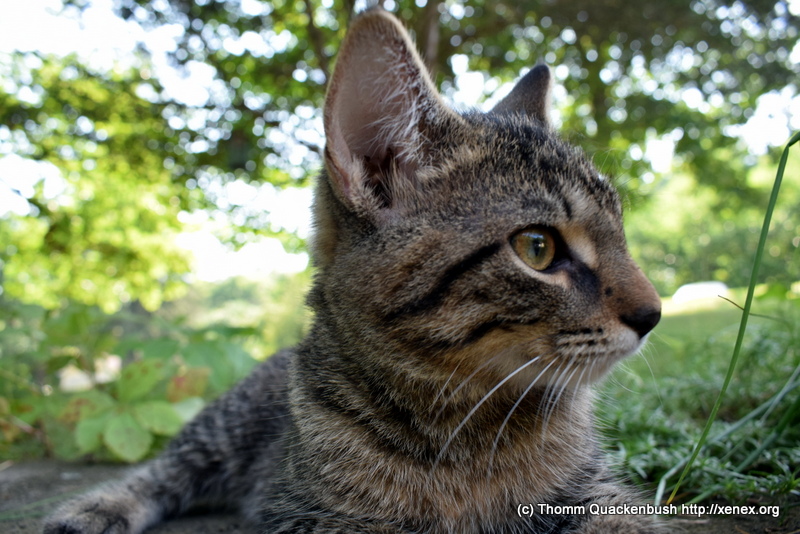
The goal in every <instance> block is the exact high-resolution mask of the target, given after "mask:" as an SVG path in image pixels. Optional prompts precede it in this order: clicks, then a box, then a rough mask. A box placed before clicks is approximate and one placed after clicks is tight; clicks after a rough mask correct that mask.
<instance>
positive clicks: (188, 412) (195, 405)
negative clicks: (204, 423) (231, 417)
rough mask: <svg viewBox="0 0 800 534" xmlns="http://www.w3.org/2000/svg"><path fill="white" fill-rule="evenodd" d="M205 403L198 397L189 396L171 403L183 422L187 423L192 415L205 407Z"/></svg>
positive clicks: (192, 417)
mask: <svg viewBox="0 0 800 534" xmlns="http://www.w3.org/2000/svg"><path fill="white" fill-rule="evenodd" d="M205 405H206V403H205V401H204V400H203V399H201V398H200V397H189V398H188V399H183V400H182V401H180V402H176V403H175V404H173V405H172V407H173V408H175V411H176V412H177V413H178V415H179V416H180V417H181V419H183V421H184V422H185V423H188V422H189V421H191V420H192V419H194V417H195V416H196V415H197V414H198V413H200V410H202V409H203V408H204V407H205Z"/></svg>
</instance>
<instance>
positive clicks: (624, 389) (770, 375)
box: [599, 292, 800, 502]
mask: <svg viewBox="0 0 800 534" xmlns="http://www.w3.org/2000/svg"><path fill="white" fill-rule="evenodd" d="M730 298H731V299H732V300H733V301H734V302H742V300H743V299H742V295H741V292H734V294H733V295H732V296H731V297H730ZM753 312H754V313H756V314H763V315H767V316H770V318H764V317H755V316H753V317H752V318H751V320H750V324H749V326H748V329H747V335H746V336H745V338H744V343H743V345H742V353H741V356H740V359H739V363H738V366H737V369H736V373H735V374H734V377H733V380H732V381H731V383H730V385H729V388H728V391H727V392H726V394H725V396H724V397H723V402H722V404H721V406H720V409H719V413H718V414H717V417H716V420H715V422H714V424H713V425H712V427H711V431H710V433H709V441H708V443H707V444H706V446H705V447H704V448H703V449H702V451H701V453H700V455H699V457H698V460H697V461H696V462H695V464H694V465H693V467H692V468H691V470H690V471H689V472H688V474H687V477H686V478H685V480H684V481H683V482H682V484H681V487H680V493H679V494H678V496H677V498H678V502H689V501H692V500H698V499H699V500H703V499H707V498H712V497H713V498H720V497H722V498H725V499H727V500H729V501H732V502H742V501H744V500H746V499H751V498H754V497H755V498H760V499H762V500H765V501H775V500H778V501H780V500H781V499H785V498H787V497H788V496H790V495H795V496H797V495H800V492H799V491H798V490H800V470H798V467H796V466H800V379H798V376H799V375H800V328H798V326H797V325H798V324H800V300H797V299H787V298H782V299H762V300H757V301H756V304H755V305H754V308H753ZM741 313H742V312H741V310H739V309H738V308H736V307H735V306H734V305H733V304H731V303H729V302H727V301H724V300H722V299H715V300H710V301H708V300H707V301H702V302H695V303H691V304H686V305H675V304H673V303H670V302H666V303H665V316H664V318H663V319H662V322H661V324H660V325H659V326H658V327H657V328H656V330H655V331H654V332H653V334H652V335H651V338H650V339H651V341H650V343H649V346H648V347H646V348H645V350H644V351H643V354H642V355H640V356H637V357H635V358H633V359H632V360H631V361H629V362H628V363H626V364H624V365H623V366H622V368H621V369H619V370H618V371H616V372H615V373H614V374H613V375H612V376H611V378H610V380H609V381H608V382H607V383H606V385H605V386H604V387H603V388H602V389H601V392H600V394H601V397H602V398H604V399H605V402H602V403H601V408H600V411H599V419H600V421H601V424H604V425H605V427H606V434H607V436H608V437H609V451H610V453H611V455H612V456H613V457H614V458H615V459H616V460H617V462H618V463H619V464H620V467H621V468H622V470H624V471H627V472H628V473H629V474H630V476H631V478H633V479H634V481H636V482H638V483H640V484H643V485H645V486H649V487H650V488H651V489H653V490H655V488H656V486H657V485H658V483H659V481H661V479H662V477H664V475H665V474H669V475H670V476H669V477H668V478H667V479H666V480H664V483H663V486H664V488H662V497H663V498H665V497H666V496H668V493H667V494H666V495H663V491H664V490H666V491H669V490H670V489H671V488H672V487H673V486H674V484H675V483H676V482H677V479H678V474H680V470H681V469H682V468H683V466H684V465H685V464H686V461H687V460H688V458H689V456H690V455H691V453H692V451H693V449H694V447H695V445H696V443H697V441H698V439H699V436H700V435H701V433H702V431H703V428H704V426H705V424H706V421H707V419H708V417H709V415H710V414H711V413H712V411H713V406H714V403H715V401H716V400H717V396H718V394H719V391H720V390H721V388H722V385H723V382H724V379H725V374H726V372H727V368H728V365H729V363H730V353H731V350H732V347H733V346H734V344H735V341H736V337H737V331H738V325H739V320H740V318H741Z"/></svg>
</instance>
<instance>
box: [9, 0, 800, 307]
mask: <svg viewBox="0 0 800 534" xmlns="http://www.w3.org/2000/svg"><path fill="white" fill-rule="evenodd" d="M355 4H356V2H353V0H324V1H322V0H303V1H300V0H297V1H279V2H271V3H266V2H248V3H241V2H238V1H227V0H220V1H218V0H213V1H202V2H193V1H186V0H172V1H170V2H165V1H162V0H118V1H117V2H116V3H115V4H114V5H115V9H116V12H117V14H118V16H119V17H120V18H122V19H124V20H125V21H127V22H128V23H130V24H132V25H136V26H138V27H139V28H141V31H142V33H141V34H140V35H146V34H147V32H156V31H162V32H164V34H165V35H166V34H169V35H172V36H173V38H172V39H171V40H172V41H173V42H172V43H171V44H170V45H169V46H167V47H166V49H165V50H157V49H153V47H154V46H155V45H152V41H148V40H147V39H144V38H142V41H141V42H140V44H139V45H138V47H137V49H136V50H132V51H131V53H130V55H128V56H126V57H124V58H121V59H124V61H120V62H119V63H118V64H117V65H114V66H113V67H107V66H106V67H102V68H101V67H98V66H96V65H94V64H93V63H92V62H91V61H87V60H86V59H85V58H79V57H74V56H67V57H51V56H44V55H42V54H41V53H40V52H38V51H36V50H26V51H19V52H15V53H12V54H10V55H7V56H1V57H0V73H2V75H3V79H4V80H5V81H4V83H3V84H1V85H0V158H3V157H10V156H9V155H10V154H14V155H16V156H20V157H22V158H25V159H26V160H28V161H33V162H38V163H40V164H42V165H39V166H36V167H35V168H36V171H35V172H38V173H39V174H40V179H39V181H37V182H36V183H35V187H33V188H31V189H30V190H28V189H27V188H23V190H17V191H16V192H15V193H12V194H15V195H16V196H17V197H18V198H17V200H18V201H19V202H22V204H23V205H24V206H26V208H25V209H24V210H22V211H21V212H17V213H16V214H11V213H9V214H6V215H5V216H3V217H1V218H0V273H2V274H1V275H0V276H3V278H2V287H3V290H4V291H5V292H6V293H7V294H8V295H10V296H12V297H14V298H20V299H22V300H24V301H25V302H35V303H39V304H41V305H43V306H45V307H47V308H48V309H54V308H57V307H58V306H60V305H62V303H63V302H64V300H63V299H72V300H75V301H78V302H84V303H87V304H95V305H99V306H100V307H102V308H103V309H104V310H106V311H113V310H114V309H118V308H119V307H120V306H121V305H123V304H125V303H128V302H132V301H139V302H141V304H142V305H144V306H145V307H147V308H148V309H151V310H154V309H157V308H158V306H159V305H160V303H161V302H162V301H164V300H170V299H173V298H175V297H176V296H177V295H178V294H179V293H180V292H181V291H182V290H183V289H184V286H183V284H182V283H181V282H182V276H183V275H185V274H186V272H187V271H188V268H189V267H188V263H187V260H186V258H185V254H183V253H182V252H181V251H180V250H179V249H178V248H177V247H174V246H172V245H171V243H172V240H173V237H174V236H175V235H176V234H177V233H178V232H180V231H181V230H182V229H183V228H184V225H183V224H182V223H181V222H180V220H182V219H180V217H179V215H180V214H181V213H184V212H185V213H195V212H198V211H206V212H207V213H208V214H209V215H210V216H211V217H213V218H215V219H219V220H224V221H226V223H227V224H222V225H219V228H220V229H219V234H220V237H222V238H224V239H225V240H226V241H228V242H230V243H232V244H234V245H241V244H243V243H245V242H247V241H248V240H250V239H251V238H252V236H253V235H254V234H262V235H277V236H280V237H281V238H282V239H283V241H284V244H285V245H286V246H287V247H288V248H290V249H294V250H296V249H298V248H299V247H302V246H303V244H302V241H301V240H300V239H298V238H297V236H293V235H291V234H289V233H287V232H285V231H283V229H282V228H281V227H280V226H279V225H276V223H275V222H274V221H273V220H271V219H270V217H269V213H265V212H264V210H263V209H259V208H254V207H252V206H248V205H246V204H242V203H241V202H239V201H238V200H237V199H236V198H232V197H231V196H230V195H229V192H230V188H229V186H231V185H234V184H237V183H240V184H255V185H258V186H259V187H267V188H273V187H274V188H282V187H286V186H289V185H292V186H303V185H306V184H307V183H308V181H309V177H310V176H312V175H313V174H314V172H315V171H316V170H317V169H318V168H319V165H320V161H321V158H320V154H321V150H322V145H323V138H322V135H321V126H320V125H321V112H320V106H321V103H322V99H323V95H324V90H325V82H326V80H327V79H328V76H329V74H330V70H331V67H332V63H333V61H334V57H335V53H336V50H337V46H338V43H339V42H340V40H341V38H342V36H343V35H344V32H345V29H346V27H347V23H348V21H349V20H350V18H351V17H352V13H353V8H354V5H355ZM384 4H385V7H386V8H387V9H390V10H393V11H395V12H396V13H397V15H398V16H399V17H400V18H401V19H402V20H403V21H404V23H405V24H407V25H408V27H409V28H410V29H411V30H412V32H413V33H414V35H415V37H416V40H417V42H418V45H419V48H420V49H421V50H422V52H423V56H424V58H425V61H426V63H427V64H428V66H429V68H430V70H431V72H432V73H433V74H434V78H435V80H436V83H437V84H438V85H439V87H440V88H441V89H442V91H443V92H444V93H445V95H448V96H451V97H452V96H455V95H456V89H457V88H459V86H460V85H463V84H465V83H468V82H467V81H466V78H464V79H460V78H459V77H458V76H457V75H458V73H459V72H460V70H459V69H460V68H456V66H457V65H462V66H464V65H466V66H467V67H468V68H469V69H471V70H472V71H475V72H479V73H482V74H479V76H481V77H482V78H483V81H484V88H483V91H484V93H485V94H484V98H488V97H489V96H490V95H491V94H492V93H493V92H494V91H495V89H497V88H498V87H499V86H500V85H501V84H503V83H504V82H508V81H511V80H513V79H514V78H515V77H517V76H518V75H519V74H520V72H521V70H522V69H525V68H529V67H530V66H531V65H533V64H535V63H537V62H540V61H544V62H546V63H548V64H549V65H551V66H552V67H554V72H555V75H556V78H557V85H558V86H559V87H563V88H564V91H563V93H558V94H557V99H556V104H557V107H558V109H559V117H560V119H559V120H560V122H561V129H562V131H563V132H565V135H567V136H569V137H570V138H571V140H572V141H573V142H575V143H577V144H579V145H582V146H583V147H584V148H585V149H586V150H587V152H588V153H589V154H591V155H592V156H593V158H594V160H595V162H596V163H597V165H598V166H599V167H600V170H601V171H602V172H604V173H605V174H608V175H610V176H612V177H614V178H615V181H616V182H617V183H618V185H619V186H620V188H621V189H622V190H623V192H624V193H625V194H626V195H627V198H628V201H629V205H630V206H631V208H633V210H634V211H636V210H638V209H639V207H640V206H642V205H646V204H647V202H646V201H644V200H643V198H644V197H648V198H650V197H653V196H654V195H655V193H657V192H658V191H659V190H660V189H662V188H667V189H674V187H675V186H673V185H671V184H670V182H671V181H673V177H672V176H671V174H672V173H668V174H667V173H663V172H662V173H658V172H655V171H654V170H653V168H652V165H651V162H650V161H649V160H648V157H646V153H645V152H646V151H645V148H646V143H647V142H648V141H652V140H665V139H668V140H670V142H672V143H674V144H675V158H674V161H673V169H674V174H676V175H680V176H681V177H682V180H683V179H686V180H688V182H687V183H685V184H684V185H685V187H686V190H687V191H691V192H692V195H694V193H695V191H698V190H699V191H701V196H702V197H703V198H706V197H714V198H711V199H710V200H709V201H708V202H706V203H705V204H704V205H703V207H702V209H703V210H708V212H709V213H712V214H714V215H715V216H716V217H715V218H716V219H717V220H718V221H720V222H719V223H718V224H720V225H728V223H730V222H732V223H733V224H734V226H735V228H734V229H733V230H731V229H729V228H728V227H727V226H725V227H723V228H721V229H720V228H715V227H713V226H711V225H710V226H709V227H708V228H704V229H702V232H697V233H696V235H698V236H702V235H708V236H712V239H713V238H714V237H713V236H716V235H719V236H721V237H720V240H719V246H716V243H715V246H714V247H712V249H707V246H708V245H709V244H710V243H708V244H706V243H704V242H701V243H700V245H701V246H696V247H695V246H683V245H687V243H686V242H676V241H674V240H669V239H668V240H667V242H668V243H669V245H670V247H672V246H673V245H678V246H677V247H676V248H670V249H667V250H664V249H665V247H662V248H661V250H658V251H655V250H653V251H649V252H647V253H643V254H642V256H643V258H645V259H646V263H647V266H648V267H652V268H653V269H655V274H656V278H657V279H661V280H663V284H661V286H660V287H661V288H662V290H664V291H669V290H670V289H672V288H673V286H674V285H675V284H679V283H681V282H683V281H691V280H696V279H702V278H706V277H709V276H712V275H717V274H719V273H725V272H733V273H736V272H738V270H739V269H738V266H737V265H733V264H731V262H730V261H720V262H719V264H718V265H706V264H705V263H704V258H707V257H708V256H710V254H711V253H715V252H718V250H719V249H721V248H723V243H724V242H726V241H728V240H730V239H735V240H737V241H738V242H739V243H741V247H742V248H747V245H746V244H745V242H744V241H743V240H742V239H741V238H743V237H745V236H746V235H747V232H749V228H750V226H749V225H750V222H751V217H750V216H749V215H747V214H746V212H748V213H749V212H750V211H752V209H753V206H759V205H761V204H760V201H761V200H762V199H763V195H762V194H761V192H760V189H759V188H758V187H755V186H754V185H753V184H752V183H751V181H750V180H749V179H748V175H749V173H750V171H751V169H752V168H753V166H754V165H755V164H756V163H757V159H756V158H754V157H753V156H751V155H748V154H747V147H746V146H744V144H743V143H742V142H741V141H740V140H738V139H737V138H736V137H735V135H733V134H734V133H735V127H736V126H738V125H741V124H743V123H744V122H746V121H747V119H748V118H750V117H751V116H752V115H753V113H754V109H755V105H756V103H757V100H758V98H759V96H761V95H763V94H765V93H767V92H770V91H783V92H784V93H785V94H796V92H797V80H798V73H799V72H800V67H798V64H797V63H796V62H793V61H792V60H791V57H792V56H791V54H792V51H793V49H794V47H795V46H796V43H797V38H798V28H800V24H798V17H797V16H796V15H794V14H792V11H791V10H790V8H789V6H787V4H786V3H785V2H783V1H782V0H779V1H775V2H773V1H768V2H755V1H747V0H736V1H735V2H732V3H726V2H723V1H721V0H694V1H691V2H688V3H687V2H685V1H683V0H668V1H667V2H666V3H665V2H664V1H663V0H661V1H656V0H643V1H642V2H639V3H637V5H636V8H635V9H633V8H630V7H627V6H623V5H620V4H619V3H618V2H616V1H614V0H603V1H596V0H593V1H591V2H590V1H587V0H579V1H576V2H569V3H567V2H546V3H541V2H532V1H523V2H505V1H501V2H495V1H492V2H487V1H485V0H479V1H474V2H468V3H467V2H463V1H460V0H449V1H447V2H436V1H426V0H422V1H420V0H415V1H411V0H402V1H397V2H395V1H392V0H387V2H384ZM90 5H91V4H90V2H87V1H86V0H64V12H63V14H64V16H73V17H80V14H81V13H82V12H83V11H84V10H85V9H87V8H88V7H90ZM364 5H365V4H364ZM364 5H362V4H358V7H359V9H363V7H364ZM163 54H166V55H167V57H168V60H169V62H168V65H170V66H169V67H168V66H165V64H164V62H163V61H160V60H158V58H159V57H161V55H163ZM465 62H466V63H465ZM165 69H166V70H165ZM167 70H168V71H169V73H171V74H172V75H174V74H176V73H177V74H178V75H181V76H189V75H190V74H192V73H195V74H196V73H197V72H200V71H202V72H206V73H210V79H211V81H210V83H209V85H208V86H207V87H205V86H203V87H201V86H199V85H198V86H197V87H194V89H197V91H196V92H195V93H194V94H193V96H190V95H188V94H186V90H185V89H184V94H180V92H176V90H175V89H174V88H172V89H170V88H169V87H167V86H166V85H167V84H166V82H165V79H166V78H168V76H167V72H166V71H167ZM190 79H194V78H190ZM197 94H199V95H200V97H198V96H197ZM52 174H56V175H57V176H59V177H60V179H55V178H53V177H52V176H51V175H52ZM2 179H3V177H2V176H0V180H2ZM681 183H683V182H681ZM54 184H58V187H56V186H55V185H54ZM54 189H55V190H56V191H54ZM657 202H659V201H654V203H657ZM720 207H722V208H724V209H719V208H720ZM650 209H651V211H652V212H654V213H655V214H656V217H655V218H656V219H658V220H662V219H664V217H663V216H662V215H663V210H659V207H658V206H657V205H651V206H650ZM684 211H685V210H684ZM700 211H702V210H700ZM700 211H698V210H694V211H693V212H692V214H691V216H697V215H698V214H699V213H700ZM741 214H745V216H744V217H740V215H741ZM681 217H682V215H681V214H680V213H678V214H676V215H675V218H676V219H680V218H681ZM183 220H185V219H183ZM682 224H683V227H684V228H685V227H686V226H688V225H690V224H691V221H686V220H684V221H683V223H682ZM643 226H646V225H643ZM788 231H789V230H787V232H788ZM792 231H794V230H792ZM654 233H657V232H656V231H653V230H648V232H647V234H646V235H642V236H641V238H642V239H643V240H646V242H647V243H652V242H653V239H652V238H653V234H654ZM795 235H798V234H795ZM659 237H662V238H663V237H665V236H663V235H660V236H659ZM693 239H694V238H693ZM703 239H705V238H703ZM642 246H643V247H644V246H645V245H642ZM736 246H739V245H736ZM781 246H783V245H781ZM796 248H797V245H794V249H796ZM662 252H664V254H661V253H662ZM670 254H671V255H673V256H676V258H679V260H676V263H674V264H669V263H668V265H666V266H665V265H664V260H665V258H667V257H668V256H669V255H670ZM659 256H660V257H659ZM729 256H730V257H734V256H736V255H735V254H733V253H731V254H730V255H729ZM736 257H738V256H736ZM659 262H660V263H659ZM673 265H674V267H673ZM694 266H697V270H693V269H694ZM769 270H770V267H769V266H765V272H769ZM672 271H674V273H672ZM670 273H672V274H670ZM730 279H731V280H730V281H731V282H734V283H735V281H736V279H737V277H736V275H735V274H733V275H731V276H730Z"/></svg>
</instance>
